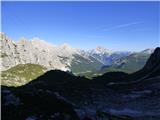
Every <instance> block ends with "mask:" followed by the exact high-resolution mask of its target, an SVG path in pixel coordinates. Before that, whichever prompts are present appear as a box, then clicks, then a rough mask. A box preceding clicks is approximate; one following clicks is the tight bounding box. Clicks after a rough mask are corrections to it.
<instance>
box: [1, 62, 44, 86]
mask: <svg viewBox="0 0 160 120" xmlns="http://www.w3.org/2000/svg"><path fill="white" fill-rule="evenodd" d="M44 72H45V68H44V67H42V66H40V65H36V64H19V65H17V66H15V67H12V68H10V69H8V70H6V71H2V72H1V84H2V85H7V86H19V85H23V84H25V83H27V82H29V81H31V80H33V79H36V78H37V77H38V76H40V75H42V74H43V73H44Z"/></svg>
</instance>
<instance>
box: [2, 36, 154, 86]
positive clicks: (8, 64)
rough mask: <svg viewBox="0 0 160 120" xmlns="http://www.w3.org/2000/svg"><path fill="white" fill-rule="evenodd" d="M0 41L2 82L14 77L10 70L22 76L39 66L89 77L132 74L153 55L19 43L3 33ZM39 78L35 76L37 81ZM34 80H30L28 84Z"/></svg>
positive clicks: (37, 43)
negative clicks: (120, 72) (105, 74)
mask: <svg viewBox="0 0 160 120" xmlns="http://www.w3.org/2000/svg"><path fill="white" fill-rule="evenodd" d="M0 39H1V40H0V44H1V51H0V53H1V57H0V59H1V60H2V65H1V71H3V72H2V75H3V79H8V77H9V76H15V74H12V73H11V72H10V71H12V70H13V69H14V70H15V71H16V70H17V69H18V71H19V69H22V70H21V71H19V72H24V71H25V69H26V67H27V68H28V67H29V66H32V65H33V66H39V67H40V68H42V69H41V71H48V70H55V69H58V70H62V71H69V72H72V73H73V74H75V75H81V76H82V75H85V76H88V77H93V76H97V75H101V74H103V73H105V72H110V71H122V72H127V73H132V72H135V71H137V70H139V69H141V68H142V67H143V66H144V64H145V63H146V60H147V59H148V58H149V56H150V54H151V53H152V52H153V51H154V49H146V50H144V51H141V52H131V51H118V52H117V51H111V50H108V49H106V48H103V47H97V48H95V49H92V50H81V49H76V48H72V47H71V46H69V45H68V44H63V45H60V46H56V45H52V44H49V43H47V42H45V41H43V40H40V39H38V38H33V39H32V40H26V39H24V38H23V39H21V40H19V41H13V40H12V39H10V38H8V37H7V35H5V34H4V33H1V34H0ZM24 64H26V65H24ZM22 66H23V68H22ZM18 67H20V68H18ZM23 69H24V71H23ZM31 71H32V70H31ZM17 75H18V74H17ZM39 75H40V74H37V77H38V76H39ZM11 78H13V77H11ZM15 78H17V80H18V78H21V76H16V77H15ZM24 78H26V77H23V80H24ZM27 78H28V77H27ZM33 78H35V77H33ZM33 78H32V77H31V78H29V79H27V80H30V79H33ZM21 80H22V79H21ZM24 81H25V80H24ZM2 83H3V82H2ZM24 83H25V82H24ZM7 84H8V83H7Z"/></svg>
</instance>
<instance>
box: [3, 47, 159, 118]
mask: <svg viewBox="0 0 160 120" xmlns="http://www.w3.org/2000/svg"><path fill="white" fill-rule="evenodd" d="M1 94H2V120H13V119H14V120H160V48H156V49H155V51H154V53H153V54H152V55H151V56H150V58H149V59H148V61H147V63H146V65H145V66H144V67H143V68H142V69H141V70H139V71H137V72H135V73H133V74H126V73H123V72H110V73H106V74H104V75H102V76H99V77H95V78H93V79H92V80H89V79H87V78H85V77H76V76H74V75H72V74H71V73H66V72H62V71H59V70H55V71H49V72H47V73H45V74H44V75H42V76H40V77H39V78H37V79H36V80H33V81H31V82H30V83H28V84H26V85H24V86H21V87H17V88H14V87H6V86H2V91H1Z"/></svg>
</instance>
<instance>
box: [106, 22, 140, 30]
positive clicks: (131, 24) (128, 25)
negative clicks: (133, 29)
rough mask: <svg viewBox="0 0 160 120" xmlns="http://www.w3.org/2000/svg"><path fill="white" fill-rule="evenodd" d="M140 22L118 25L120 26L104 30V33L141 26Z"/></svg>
mask: <svg viewBox="0 0 160 120" xmlns="http://www.w3.org/2000/svg"><path fill="white" fill-rule="evenodd" d="M141 23H142V22H132V23H126V24H120V25H116V26H113V27H110V28H105V29H104V31H110V30H115V29H119V28H126V27H130V26H133V25H138V24H141Z"/></svg>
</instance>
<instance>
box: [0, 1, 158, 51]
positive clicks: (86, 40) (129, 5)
mask: <svg viewBox="0 0 160 120" xmlns="http://www.w3.org/2000/svg"><path fill="white" fill-rule="evenodd" d="M1 7H2V8H1V12H2V13H1V14H2V32H5V33H6V34H7V35H8V36H9V37H10V38H12V39H14V40H18V39H20V38H21V37H25V38H28V39H31V38H32V37H39V38H41V39H43V40H46V41H48V42H50V43H53V44H57V45H59V44H63V43H68V44H70V45H71V46H72V47H75V48H81V49H91V48H95V47H97V46H103V47H106V48H108V49H113V50H136V51H137V50H138V51H139V50H143V49H145V48H154V47H156V46H158V44H159V40H160V38H159V27H160V25H159V16H160V8H159V7H160V2H129V1H126V2H108V1H106V2H86V1H85V2H53V1H52V2H33V1H30V2H29V1H28V2H2V6H1Z"/></svg>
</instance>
